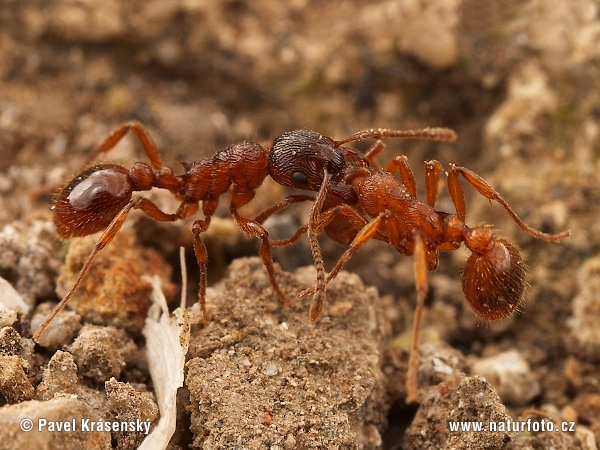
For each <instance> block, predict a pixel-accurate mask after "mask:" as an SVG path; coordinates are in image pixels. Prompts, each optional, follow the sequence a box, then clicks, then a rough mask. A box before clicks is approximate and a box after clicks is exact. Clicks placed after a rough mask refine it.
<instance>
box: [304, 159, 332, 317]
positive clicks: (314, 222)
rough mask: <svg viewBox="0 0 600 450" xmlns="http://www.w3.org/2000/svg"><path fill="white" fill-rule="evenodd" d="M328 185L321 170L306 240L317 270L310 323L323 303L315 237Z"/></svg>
mask: <svg viewBox="0 0 600 450" xmlns="http://www.w3.org/2000/svg"><path fill="white" fill-rule="evenodd" d="M328 184H329V172H327V169H326V168H324V169H323V181H322V182H321V188H320V189H319V193H318V194H317V198H316V199H315V202H314V203H313V205H312V208H311V210H310V217H309V219H308V230H307V231H308V240H309V242H310V250H311V253H312V256H313V263H314V265H315V269H317V283H316V285H315V295H314V296H313V302H312V305H311V307H310V321H311V322H316V321H317V319H318V318H319V315H320V314H321V310H322V309H323V302H324V301H325V264H324V263H323V256H322V255H321V247H320V246H319V241H318V240H317V235H318V233H319V232H320V231H321V230H319V228H318V225H319V212H320V211H321V209H322V208H323V204H324V203H325V197H326V195H327V185H328Z"/></svg>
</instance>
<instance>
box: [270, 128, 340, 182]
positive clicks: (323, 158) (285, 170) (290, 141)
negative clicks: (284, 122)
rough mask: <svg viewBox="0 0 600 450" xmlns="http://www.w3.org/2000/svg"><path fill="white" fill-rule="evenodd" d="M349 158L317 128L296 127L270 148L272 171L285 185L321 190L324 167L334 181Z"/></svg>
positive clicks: (272, 176) (276, 178) (271, 174)
mask: <svg viewBox="0 0 600 450" xmlns="http://www.w3.org/2000/svg"><path fill="white" fill-rule="evenodd" d="M345 167H346V162H345V159H344V154H343V152H342V151H341V150H340V149H339V148H338V146H337V144H336V142H335V141H334V140H333V139H331V138H328V137H326V136H323V135H321V134H319V133H315V132H314V131H307V130H296V131H289V132H287V133H283V134H282V135H281V136H279V137H278V138H277V139H275V141H274V142H273V147H272V148H271V151H269V158H268V169H267V170H268V172H269V175H270V176H271V178H273V179H274V180H275V181H276V182H277V183H279V184H282V185H284V186H290V187H293V188H297V189H305V190H310V191H318V190H319V188H320V186H321V183H322V181H323V174H324V169H327V172H328V173H329V174H330V175H331V180H332V182H336V181H338V178H340V177H341V176H342V175H343V171H344V168H345Z"/></svg>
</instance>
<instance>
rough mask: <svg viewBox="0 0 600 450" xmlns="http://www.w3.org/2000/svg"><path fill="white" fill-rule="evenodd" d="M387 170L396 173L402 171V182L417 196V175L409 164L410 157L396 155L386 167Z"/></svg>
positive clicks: (414, 196)
mask: <svg viewBox="0 0 600 450" xmlns="http://www.w3.org/2000/svg"><path fill="white" fill-rule="evenodd" d="M385 171H386V172H389V173H392V174H393V173H396V172H398V171H400V176H401V177H402V183H403V184H404V186H406V189H408V191H409V192H410V195H412V196H413V198H417V182H416V181H415V176H414V174H413V172H412V170H411V168H410V166H409V165H408V158H407V157H406V156H405V155H402V156H396V157H395V158H394V159H392V160H391V161H390V162H389V163H388V165H387V166H386V167H385Z"/></svg>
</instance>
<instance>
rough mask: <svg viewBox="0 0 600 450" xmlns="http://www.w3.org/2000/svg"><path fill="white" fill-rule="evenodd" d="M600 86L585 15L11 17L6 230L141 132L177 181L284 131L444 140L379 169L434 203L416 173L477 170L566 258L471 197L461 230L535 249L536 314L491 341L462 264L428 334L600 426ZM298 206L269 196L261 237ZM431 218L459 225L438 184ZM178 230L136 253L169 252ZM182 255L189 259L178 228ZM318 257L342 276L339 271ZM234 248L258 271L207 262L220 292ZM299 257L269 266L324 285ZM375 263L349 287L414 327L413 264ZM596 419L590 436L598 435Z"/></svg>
mask: <svg viewBox="0 0 600 450" xmlns="http://www.w3.org/2000/svg"><path fill="white" fill-rule="evenodd" d="M598 80H600V4H599V3H598V2H596V1H592V0H575V1H571V2H547V1H543V0H526V1H519V0H499V1H494V0H478V1H477V0H462V1H461V0H430V1H425V0H369V1H362V2H352V1H338V2H320V1H315V0H290V1H287V2H279V1H261V2H250V1H243V0H219V1H217V0H176V1H169V2H165V1H162V0H130V1H127V2H120V1H117V0H32V1H28V2H22V1H19V0H3V1H2V2H1V3H0V225H6V224H8V223H10V222H12V221H15V220H17V219H31V218H34V217H37V218H39V217H43V218H49V217H50V210H49V207H48V205H49V204H50V196H49V195H47V192H48V187H49V186H50V187H52V186H58V185H60V184H64V182H65V181H66V180H68V179H69V178H71V177H72V176H73V175H74V174H75V173H77V172H78V171H79V170H80V169H81V165H82V164H83V163H84V162H85V160H86V157H87V156H88V155H89V154H90V152H91V151H92V149H93V148H94V147H95V146H96V145H98V143H100V142H101V141H102V139H103V138H104V137H106V135H107V134H108V133H109V132H110V131H111V130H112V129H113V128H114V127H116V126H118V125H119V124H121V123H123V122H125V121H128V120H131V119H137V120H139V121H141V122H142V123H143V124H144V125H145V126H147V128H148V129H149V131H150V133H151V134H152V136H153V138H154V139H155V141H156V142H157V145H158V147H159V149H160V150H161V152H162V155H163V159H164V161H165V162H166V164H167V165H169V166H170V167H173V169H174V170H175V172H176V173H181V172H182V171H183V170H182V169H181V166H180V165H179V163H178V161H186V162H191V161H193V160H195V159H199V158H201V157H205V156H210V155H212V154H214V152H215V151H216V150H218V149H221V148H224V147H226V146H228V145H230V144H231V143H234V142H238V141H240V140H242V139H250V140H254V141H258V142H269V141H271V140H272V139H274V138H275V137H276V136H278V135H279V134H281V133H282V132H284V131H289V130H293V129H299V128H306V129H313V130H315V131H318V132H320V133H323V134H324V135H327V136H331V137H333V138H336V139H342V138H343V137H345V136H347V135H349V134H351V133H353V132H356V131H358V130H361V129H365V128H371V127H387V128H397V129H409V128H421V127H426V126H443V127H450V128H453V129H454V130H455V131H456V132H457V133H458V136H459V138H458V141H457V142H456V143H452V144H440V143H432V142H419V141H403V142H401V141H393V140H388V141H387V142H386V144H387V147H386V150H385V152H384V153H382V154H381V156H380V161H381V162H385V161H387V160H389V159H391V158H392V157H393V156H395V155H398V154H406V155H408V157H409V161H410V163H411V165H412V167H413V170H414V172H415V174H416V176H417V180H418V186H419V189H420V191H419V192H420V193H421V194H422V193H423V192H424V189H423V182H422V180H423V177H422V174H423V161H424V160H426V159H432V158H434V159H437V160H439V161H440V162H441V163H442V164H443V165H444V167H445V168H447V167H448V164H450V163H455V164H457V165H462V166H466V167H468V168H470V169H472V170H474V171H475V172H477V173H478V174H480V175H481V176H483V177H484V178H485V179H486V180H487V181H488V182H489V183H490V184H491V185H492V186H494V187H495V188H496V189H497V190H498V191H499V192H500V193H501V194H502V195H503V196H504V198H505V199H506V200H507V201H508V203H509V204H511V206H512V207H513V208H514V209H515V210H516V211H517V213H518V214H519V215H520V217H521V218H522V219H523V220H524V221H525V222H527V223H528V224H530V225H531V226H533V227H536V228H539V229H541V230H543V231H546V232H558V231H561V230H563V229H567V228H568V229H571V230H572V236H571V237H570V238H568V239H566V240H564V241H563V242H562V243H561V244H548V243H544V242H540V241H535V240H534V239H532V238H530V237H528V236H526V235H524V234H523V233H521V232H520V230H519V229H518V227H517V226H516V225H515V224H514V222H513V221H512V220H511V219H510V217H509V216H508V215H507V214H506V212H505V211H504V210H503V209H502V208H501V207H500V206H498V205H492V206H490V205H489V202H487V201H486V200H485V199H483V198H482V197H480V196H478V195H476V194H475V193H474V191H473V190H472V189H471V188H469V187H467V186H466V185H465V186H464V187H465V190H466V195H467V202H468V203H467V211H468V215H467V219H468V223H469V224H473V225H476V224H479V223H481V222H485V223H491V224H494V225H495V227H496V228H497V229H498V230H501V232H500V234H502V235H505V236H507V237H509V238H510V239H511V240H513V241H515V242H517V243H518V244H519V245H520V247H521V248H522V249H523V253H524V255H525V256H526V259H527V261H528V265H529V266H530V269H531V273H530V276H529V281H530V283H531V289H530V290H529V294H528V296H529V301H528V302H527V305H526V307H525V308H524V309H523V311H524V312H523V313H522V314H521V315H518V316H516V317H515V318H513V319H510V320H509V321H508V322H507V324H506V325H503V326H501V327H500V328H498V327H489V326H481V325H482V324H481V321H479V320H478V319H475V318H474V316H473V315H472V313H470V312H469V311H468V307H466V306H463V301H462V300H461V297H460V295H461V294H460V287H459V283H460V276H459V270H460V267H461V265H462V263H463V262H464V259H465V257H466V255H465V254H464V253H461V252H457V253H456V254H452V255H445V256H444V258H442V261H441V263H440V268H439V270H438V271H436V272H435V273H434V274H432V278H431V279H432V281H431V284H432V292H433V294H432V296H433V298H432V299H431V300H430V302H429V303H428V310H429V311H428V312H426V321H429V322H430V323H431V324H432V327H433V324H435V320H440V321H441V322H444V325H443V327H442V328H443V331H438V332H437V335H441V338H442V339H444V340H445V341H447V342H449V343H451V344H452V345H453V346H455V347H456V348H458V349H460V350H461V351H463V352H464V353H466V354H474V355H484V354H493V353H494V352H498V351H500V350H506V349H508V348H513V347H516V348H518V349H519V350H520V351H521V352H522V353H523V354H524V355H525V356H526V359H527V361H529V364H530V365H531V366H532V367H533V368H534V369H532V370H535V373H536V379H537V380H538V384H539V386H540V390H539V392H540V393H539V394H538V395H537V396H536V398H535V400H534V401H535V402H537V404H542V403H544V402H551V403H553V404H555V405H557V407H559V408H561V407H564V406H566V405H570V404H576V405H577V403H574V402H575V401H576V400H577V399H578V398H580V397H589V396H590V395H592V394H593V395H595V396H596V397H594V398H596V399H598V402H599V403H598V404H600V396H599V394H600V381H599V380H598V375H597V373H598V361H599V360H600V355H599V351H598V349H600V331H598V327H597V323H599V322H598V319H599V318H600V299H599V298H598V293H597V292H594V293H590V292H588V291H587V290H586V289H587V288H586V286H589V285H593V283H599V281H598V278H599V277H600V271H593V270H589V269H585V270H584V269H582V268H584V267H588V268H589V264H591V263H590V261H591V262H593V261H597V260H598V253H599V250H600V220H598V218H599V214H600V206H599V205H600V188H599V185H600V181H599V178H600V177H599V175H600V138H599V136H600V127H599V118H600V89H598ZM362 144H364V145H362ZM368 145H369V143H361V145H358V144H357V147H358V148H361V149H365V148H367V147H368ZM142 158H143V153H142V152H141V151H140V149H139V146H138V145H137V142H135V140H134V139H125V140H124V141H123V142H122V144H120V145H119V147H118V148H117V149H115V151H114V152H112V153H111V154H110V159H114V160H118V161H121V162H122V163H123V164H124V165H130V164H131V162H132V161H134V160H136V159H142ZM442 178H443V177H442ZM286 192H287V191H285V190H283V189H282V188H280V187H278V186H275V185H274V184H273V183H268V182H267V183H265V186H263V187H262V188H261V189H260V190H259V192H258V194H257V198H256V200H255V201H254V202H253V203H252V204H251V205H248V216H251V215H252V214H253V213H255V212H258V211H259V210H261V209H262V208H264V207H266V206H269V205H270V204H272V203H274V202H276V201H278V200H280V199H282V198H283V196H284V195H285V194H286ZM165 201H168V200H165ZM222 203H223V204H227V201H226V200H224V201H223V202H222ZM437 207H438V209H440V210H446V211H450V212H452V211H453V207H452V204H451V202H450V201H449V199H448V196H447V194H446V192H445V184H444V185H443V186H442V189H441V195H440V199H439V203H438V205H437ZM223 216H224V217H226V216H227V214H226V213H225V214H224V215H223ZM305 220H306V209H303V208H302V207H297V208H292V209H291V213H290V215H289V217H288V215H286V214H283V213H282V214H281V215H279V217H278V218H275V220H273V221H272V222H271V225H270V229H272V230H273V233H274V235H275V236H277V237H283V236H285V235H287V236H289V235H291V233H292V232H293V230H294V229H295V228H296V227H297V226H298V225H300V224H301V223H303V221H305ZM165 229H166V228H165V227H163V226H162V225H161V226H158V225H157V226H155V227H154V228H150V231H148V232H146V234H145V235H143V233H142V236H141V238H142V239H143V240H144V241H145V242H146V243H148V244H149V245H153V246H156V247H158V248H160V247H161V245H163V246H164V247H165V248H166V250H164V251H165V252H167V253H169V252H174V245H175V244H173V248H171V247H170V244H169V242H171V241H172V234H169V233H170V232H169V231H165ZM161 230H162V231H161ZM163 231H164V234H160V233H162V232H163ZM279 232H281V236H279V235H278V234H277V233H279ZM185 233H186V235H187V236H188V240H191V233H190V232H189V226H187V225H186V229H185ZM182 239H183V240H184V241H185V238H182ZM326 241H327V240H326V239H325V240H324V243H323V244H324V246H325V253H326V255H327V256H328V267H331V264H333V262H335V258H336V257H337V256H338V255H339V254H340V252H341V251H342V250H343V249H339V248H338V247H336V246H334V245H330V244H329V243H327V242H326ZM165 242H166V244H165ZM173 242H175V241H173ZM233 242H237V243H239V242H245V243H246V244H244V245H247V246H249V249H247V248H246V247H244V246H240V245H230V246H229V248H226V249H225V250H221V253H218V250H214V249H213V250H212V251H213V252H214V253H211V258H213V259H211V268H212V269H211V270H213V271H214V270H217V269H216V267H217V266H218V265H219V264H218V262H219V261H220V262H221V263H222V265H226V263H227V262H228V261H229V260H230V259H231V258H233V257H236V256H239V255H241V254H256V245H255V242H250V240H248V239H244V238H240V239H238V238H237V237H234V238H233ZM211 245H213V246H215V245H216V244H214V243H213V244H211ZM303 245H304V247H302V246H303ZM299 246H300V247H301V248H302V249H303V250H302V251H295V252H293V253H292V252H287V253H286V252H285V251H282V252H278V253H277V254H276V257H277V259H278V260H279V262H280V263H281V265H282V266H283V267H284V268H286V269H289V270H291V269H293V268H294V267H296V266H298V265H304V264H310V263H311V258H310V252H309V250H308V249H307V247H306V244H299ZM368 247H369V248H366V249H365V250H364V251H362V252H361V253H359V255H358V256H357V257H355V258H354V260H353V261H352V262H351V263H350V264H349V265H348V268H349V269H351V270H353V271H355V272H358V273H359V274H360V275H361V276H362V277H363V279H364V280H365V282H366V283H367V284H368V285H374V286H376V287H377V288H378V289H379V291H380V293H382V294H385V295H389V296H391V297H392V298H393V299H394V301H396V302H400V303H401V304H402V302H406V305H407V308H408V309H410V308H412V306H410V305H412V302H414V299H413V298H414V293H413V292H414V291H413V289H414V281H413V279H412V275H411V270H412V266H411V265H412V260H411V259H410V258H403V257H400V256H399V255H397V254H396V252H394V251H393V250H392V249H391V248H387V246H385V245H383V244H381V243H372V244H369V246H368ZM223 253H224V256H218V255H219V254H223ZM298 255H300V256H298ZM586 264H587V266H586ZM213 273H214V272H213ZM436 277H437V278H436ZM213 278H218V274H216V275H213ZM448 283H450V284H448ZM448 286H450V288H448ZM457 286H458V287H457ZM436 290H437V291H436ZM454 291H456V292H457V294H456V295H454V294H452V295H450V294H448V295H447V296H446V297H444V295H438V296H437V297H436V294H435V293H436V292H446V293H448V292H450V293H453V292H454ZM582 298H583V299H582ZM577 302H579V303H577ZM448 304H450V306H447V305H448ZM427 317H428V318H427ZM436 317H438V319H436ZM400 322H401V323H402V321H400ZM397 328H398V330H397V331H398V332H399V333H400V332H402V325H401V324H400V325H398V326H397ZM465 332H468V333H465ZM438 337H439V336H438ZM573 364H575V368H576V369H573V367H574V366H573ZM567 369H568V371H567ZM574 373H575V374H577V375H576V376H575V375H573V374H574ZM577 408H579V409H578V412H579V413H580V416H581V411H582V407H580V406H577ZM584 409H585V408H584ZM586 411H587V410H586ZM585 414H586V412H585V411H584V414H583V415H584V416H585ZM590 414H591V415H590ZM599 417H600V412H598V411H597V410H596V415H595V416H594V415H593V413H589V411H588V413H587V419H585V420H587V421H588V423H590V424H592V425H593V424H595V426H596V433H597V435H598V432H599V431H598V430H600V425H598V422H599Z"/></svg>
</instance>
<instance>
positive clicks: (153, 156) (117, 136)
mask: <svg viewBox="0 0 600 450" xmlns="http://www.w3.org/2000/svg"><path fill="white" fill-rule="evenodd" d="M129 131H131V132H132V133H134V134H135V135H136V136H137V138H138V140H139V141H140V144H142V148H143V149H144V152H145V153H146V156H147V157H148V159H149V160H150V162H151V163H152V167H153V168H154V169H160V168H162V167H164V164H163V162H162V160H161V158H160V155H159V153H158V149H157V148H156V144H154V141H153V140H152V138H151V137H150V133H148V130H147V129H146V127H145V126H144V125H142V124H141V123H140V122H138V121H135V120H134V121H131V122H127V123H125V124H123V125H121V126H120V127H119V128H117V129H116V130H114V131H112V132H111V133H110V134H109V135H108V137H107V138H106V139H105V140H104V142H102V144H100V145H99V146H98V147H97V148H96V149H95V150H94V152H93V153H92V154H91V155H90V157H89V158H88V159H87V161H86V164H85V165H89V164H90V163H91V161H93V160H94V159H96V158H97V157H98V156H99V155H100V154H101V153H108V152H109V151H111V150H112V149H113V148H114V147H115V146H116V145H117V143H118V142H119V141H120V140H121V139H122V138H123V136H125V135H126V134H127V133H128V132H129Z"/></svg>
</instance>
